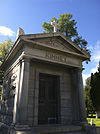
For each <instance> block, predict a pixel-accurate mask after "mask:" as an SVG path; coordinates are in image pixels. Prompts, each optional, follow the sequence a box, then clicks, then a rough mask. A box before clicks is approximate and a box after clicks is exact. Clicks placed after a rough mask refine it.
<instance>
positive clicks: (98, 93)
mask: <svg viewBox="0 0 100 134" xmlns="http://www.w3.org/2000/svg"><path fill="white" fill-rule="evenodd" d="M90 84H91V91H90V95H91V99H92V103H93V106H94V107H95V109H96V110H100V62H99V67H98V71H97V72H96V73H94V74H93V73H92V74H91V83H90Z"/></svg>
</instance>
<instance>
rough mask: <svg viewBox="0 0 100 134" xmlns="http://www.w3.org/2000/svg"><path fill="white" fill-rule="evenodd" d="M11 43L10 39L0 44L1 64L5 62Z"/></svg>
mask: <svg viewBox="0 0 100 134" xmlns="http://www.w3.org/2000/svg"><path fill="white" fill-rule="evenodd" d="M12 45H13V43H12V41H11V40H10V39H8V40H5V41H3V42H2V43H0V61H1V64H2V62H3V61H4V60H5V58H6V56H7V54H8V53H9V51H10V49H11V47H12Z"/></svg>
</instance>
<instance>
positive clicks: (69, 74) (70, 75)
mask: <svg viewBox="0 0 100 134" xmlns="http://www.w3.org/2000/svg"><path fill="white" fill-rule="evenodd" d="M15 46H16V47H14V49H13V50H12V54H11V53H10V54H9V55H8V57H7V61H6V63H4V64H3V65H2V69H3V70H4V71H5V77H4V89H3V95H2V100H1V102H0V103H1V105H0V121H1V122H2V123H1V124H2V125H1V127H0V128H1V130H0V131H2V134H20V133H22V134H34V133H35V134H49V133H50V134H57V133H59V134H67V133H68V134H76V133H77V134H83V133H85V132H87V131H88V128H89V127H87V131H85V132H82V131H81V123H80V122H82V121H84V119H85V118H86V117H85V112H84V99H82V100H81V97H82V98H83V96H82V94H83V92H82V78H81V77H82V76H81V74H80V73H79V72H78V71H79V70H80V69H81V68H82V61H84V60H86V59H88V58H89V55H88V54H87V53H86V52H84V51H81V49H80V48H79V47H78V46H77V45H75V44H73V43H72V42H71V41H70V40H68V39H66V37H65V36H64V35H62V34H61V33H53V34H52V33H49V34H36V35H21V36H20V37H19V38H18V39H17V41H16V42H15ZM40 74H45V75H48V77H50V76H53V77H52V78H54V77H55V79H54V80H55V83H56V86H54V84H52V83H51V84H50V80H51V79H49V82H48V81H47V80H46V79H48V77H45V79H43V80H44V81H45V82H46V85H45V83H44V84H43V85H45V86H44V87H42V89H41V90H42V92H41V94H42V95H43V94H46V99H47V96H48V99H47V100H46V99H45V95H44V96H42V99H43V100H42V99H40V98H39V96H41V95H40V94H39V93H40ZM50 78H51V77H50ZM41 81H42V80H41ZM47 83H48V85H49V86H48V85H47ZM52 85H53V87H52ZM49 87H52V88H50V91H49V90H48V89H49ZM45 88H46V89H45ZM56 88H57V89H56ZM52 89H53V90H52ZM44 90H45V92H44ZM56 90H57V91H56ZM54 91H56V92H57V93H56V98H57V99H55V100H56V102H54V101H55V100H53V99H51V98H53V95H54V94H55V92H54ZM48 92H49V93H48ZM51 93H52V96H50V97H51V98H49V94H51ZM53 93H54V94H53ZM40 101H41V103H40ZM44 101H45V103H44ZM51 102H52V103H54V105H52V103H51ZM42 103H44V104H42ZM49 103H50V105H49ZM40 104H41V106H42V105H44V106H43V107H42V108H43V109H44V112H43V113H42V115H43V116H44V117H46V118H47V120H49V119H51V118H53V119H54V118H55V119H56V123H57V118H58V124H49V123H50V122H49V121H48V123H47V124H45V125H41V124H39V116H40V115H39V113H40V111H39V105H40ZM47 104H48V105H49V107H50V108H49V110H48V109H46V108H47ZM51 106H52V107H51ZM80 107H81V108H80ZM55 109H56V110H55ZM80 109H81V110H80ZM48 111H49V112H50V111H51V113H53V115H52V114H51V113H50V115H49V114H48V113H49V112H48ZM54 111H56V113H57V116H58V117H57V116H55V112H54ZM44 114H45V115H44ZM47 114H48V115H47ZM75 122H77V123H78V124H79V125H80V126H72V124H73V123H74V124H75V125H76V123H75ZM88 132H89V134H90V130H89V131H88ZM93 134H95V132H94V133H93Z"/></svg>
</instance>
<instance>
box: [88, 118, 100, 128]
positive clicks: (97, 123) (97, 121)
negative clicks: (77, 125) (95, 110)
mask: <svg viewBox="0 0 100 134" xmlns="http://www.w3.org/2000/svg"><path fill="white" fill-rule="evenodd" d="M91 119H93V122H94V124H95V126H96V127H100V119H96V118H87V120H88V123H90V122H91Z"/></svg>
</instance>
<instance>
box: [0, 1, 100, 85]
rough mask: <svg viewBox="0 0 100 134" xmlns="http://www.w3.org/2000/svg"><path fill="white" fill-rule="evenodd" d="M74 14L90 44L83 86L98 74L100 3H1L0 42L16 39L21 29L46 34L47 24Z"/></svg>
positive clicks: (78, 28) (79, 31)
mask: <svg viewBox="0 0 100 134" xmlns="http://www.w3.org/2000/svg"><path fill="white" fill-rule="evenodd" d="M63 13H71V14H72V15H73V19H75V21H76V22H77V30H78V33H79V35H80V36H82V37H83V38H84V39H85V40H86V41H87V42H88V48H89V49H90V51H91V61H90V62H89V63H88V64H86V63H85V62H84V63H83V66H84V68H85V70H84V71H83V83H84V84H85V79H86V78H88V77H89V76H90V74H91V73H95V72H96V71H97V67H98V63H99V61H100V0H6V1H5V0H0V42H2V41H4V40H6V39H8V38H10V39H12V41H15V40H16V34H17V30H18V28H19V27H21V28H22V29H23V30H24V32H25V33H26V34H36V33H43V28H42V24H43V22H44V21H45V22H50V20H51V19H52V17H54V16H55V17H57V18H59V15H60V14H63Z"/></svg>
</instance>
